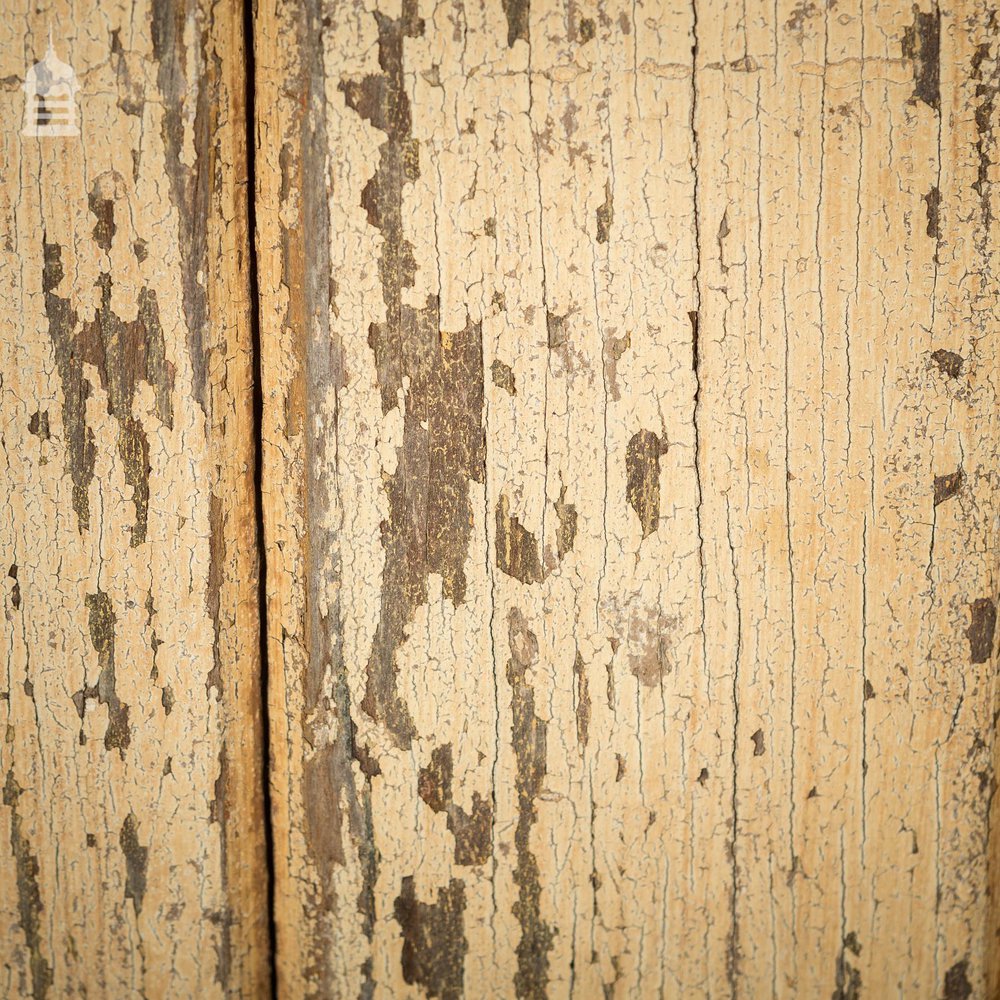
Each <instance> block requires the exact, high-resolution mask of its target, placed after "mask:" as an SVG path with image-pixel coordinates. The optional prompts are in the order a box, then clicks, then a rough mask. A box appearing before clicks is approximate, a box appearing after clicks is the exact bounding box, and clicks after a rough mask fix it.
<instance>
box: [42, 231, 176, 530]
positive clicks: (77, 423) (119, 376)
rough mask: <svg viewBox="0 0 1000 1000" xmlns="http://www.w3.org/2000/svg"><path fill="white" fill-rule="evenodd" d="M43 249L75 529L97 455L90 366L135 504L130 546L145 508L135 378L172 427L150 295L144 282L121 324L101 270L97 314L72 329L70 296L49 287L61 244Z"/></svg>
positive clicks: (144, 456)
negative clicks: (131, 314)
mask: <svg viewBox="0 0 1000 1000" xmlns="http://www.w3.org/2000/svg"><path fill="white" fill-rule="evenodd" d="M43 251H44V259H45V264H44V269H43V276H42V288H43V292H44V296H45V312H46V316H47V317H48V324H49V336H50V338H51V341H52V346H53V349H54V352H55V357H56V366H57V368H58V371H59V376H60V381H61V382H62V388H63V410H62V412H63V428H64V435H65V438H66V467H67V472H68V473H69V474H70V477H71V479H72V482H73V507H74V509H75V511H76V514H77V521H78V525H79V528H80V531H81V532H82V531H84V530H86V529H88V528H89V526H90V506H89V500H88V495H87V494H88V489H89V487H90V482H91V480H92V479H93V476H94V461H95V458H96V447H95V444H94V435H93V432H92V431H91V429H90V428H89V427H88V426H87V422H86V409H87V399H88V398H89V396H90V393H91V389H92V387H91V385H90V382H89V381H88V380H87V379H86V378H84V376H83V366H84V365H85V364H90V365H93V366H94V367H95V368H96V369H97V371H98V373H99V375H100V379H101V384H102V387H103V388H104V390H105V392H106V393H107V396H108V413H109V414H110V415H111V416H113V417H114V418H115V420H116V421H117V423H118V453H119V456H120V457H121V460H122V465H123V468H124V472H125V481H126V482H127V483H128V484H129V485H130V486H131V487H132V500H133V502H134V504H135V525H134V526H133V528H132V545H133V546H136V545H139V544H141V543H142V542H143V541H145V539H146V527H147V522H148V512H149V443H148V440H147V438H146V433H145V431H144V430H143V427H142V424H141V423H140V421H138V420H137V419H135V417H133V416H132V404H133V399H134V397H135V391H136V386H137V385H138V383H139V382H140V381H144V382H146V383H148V384H149V386H150V387H151V388H152V389H153V392H154V395H155V400H156V413H157V417H158V418H159V420H160V422H161V423H162V424H163V425H164V426H166V427H171V426H172V425H173V410H172V404H171V393H172V391H173V383H174V369H173V365H171V364H170V363H169V362H167V360H166V356H165V345H164V338H163V328H162V326H161V324H160V314H159V308H158V306H157V301H156V293H155V292H153V291H151V290H150V289H148V288H143V289H142V290H141V291H140V292H139V298H138V303H137V306H138V314H137V316H136V319H135V320H133V321H129V322H125V321H123V320H121V319H120V318H119V317H118V316H117V315H116V314H115V313H114V312H113V311H112V309H111V287H112V285H111V276H110V275H109V274H107V273H103V274H101V275H100V276H99V277H98V280H97V287H98V288H99V289H100V292H101V298H100V305H99V306H98V309H97V313H96V315H95V317H94V319H93V320H92V321H91V322H88V323H84V324H83V325H82V327H81V329H80V330H79V331H78V332H77V330H76V327H77V315H76V312H75V311H74V310H73V309H72V308H71V307H70V304H69V300H68V299H64V298H62V297H61V296H59V295H57V294H56V292H55V289H56V288H57V287H58V285H59V284H60V282H61V281H62V279H63V267H62V249H61V247H59V246H58V245H57V244H52V243H44V245H43Z"/></svg>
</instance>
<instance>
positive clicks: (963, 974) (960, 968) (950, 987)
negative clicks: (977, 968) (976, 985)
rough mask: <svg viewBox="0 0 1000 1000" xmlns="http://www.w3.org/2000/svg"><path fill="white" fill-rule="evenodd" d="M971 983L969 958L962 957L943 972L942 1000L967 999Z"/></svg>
mask: <svg viewBox="0 0 1000 1000" xmlns="http://www.w3.org/2000/svg"><path fill="white" fill-rule="evenodd" d="M971 996H972V983H970V982H969V960H968V959H966V958H963V959H962V961H961V962H956V963H955V964H954V965H953V966H952V967H951V968H950V969H949V970H948V971H947V972H946V973H945V974H944V1000H969V997H971Z"/></svg>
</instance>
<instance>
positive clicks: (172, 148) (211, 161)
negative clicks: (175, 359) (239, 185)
mask: <svg viewBox="0 0 1000 1000" xmlns="http://www.w3.org/2000/svg"><path fill="white" fill-rule="evenodd" d="M201 20H202V19H201V18H198V17H196V18H194V19H193V23H192V18H191V8H190V7H188V6H187V5H185V4H171V3H162V4H154V5H153V7H152V18H151V21H150V34H151V39H152V44H153V58H154V59H155V60H156V63H157V70H156V81H157V87H158V90H159V95H160V101H161V103H162V107H163V120H162V125H161V135H162V138H163V146H164V151H165V153H166V168H167V181H168V184H169V186H170V197H171V202H172V204H173V207H174V211H175V212H176V213H177V225H178V241H177V243H178V246H179V247H180V252H181V262H182V267H181V289H182V298H183V307H184V320H185V327H186V329H187V343H188V349H189V351H190V362H191V369H192V382H193V386H192V394H193V396H194V398H195V399H196V400H197V401H198V403H199V404H200V405H201V407H202V409H203V410H204V409H205V406H206V398H205V392H206V379H207V372H208V368H209V360H210V359H209V353H210V352H209V350H208V349H207V347H206V343H205V341H206V331H209V330H210V329H211V324H210V323H209V316H208V293H207V290H206V285H205V282H206V276H207V275H208V273H209V267H210V263H209V260H208V228H207V227H206V225H205V220H206V219H208V218H209V217H210V216H211V209H210V205H211V200H212V196H213V192H214V191H215V190H216V189H217V188H216V185H217V177H216V174H217V170H218V166H219V148H218V143H219V142H220V141H221V137H222V135H223V129H221V128H220V116H221V115H223V114H225V113H226V109H225V108H224V107H223V105H222V102H221V101H220V100H219V89H220V79H219V78H220V61H219V57H218V56H217V55H213V56H212V57H211V58H209V57H208V56H207V55H206V52H205V48H204V46H205V44H206V39H205V31H204V25H203V23H200V22H201ZM191 28H193V29H194V35H195V36H196V37H199V38H200V42H199V43H198V44H196V45H195V46H194V47H193V49H192V51H191V52H190V53H189V52H188V46H187V42H186V38H187V37H188V32H189V31H190V29H191ZM187 144H190V146H191V147H192V148H193V149H195V150H196V151H197V153H196V159H195V162H194V163H188V157H187V154H186V152H185V150H186V148H187Z"/></svg>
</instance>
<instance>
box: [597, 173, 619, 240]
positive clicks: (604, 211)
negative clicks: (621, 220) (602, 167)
mask: <svg viewBox="0 0 1000 1000" xmlns="http://www.w3.org/2000/svg"><path fill="white" fill-rule="evenodd" d="M614 219H615V204H614V198H613V197H612V195H611V182H610V181H605V182H604V204H603V205H599V206H598V208H597V242H598V243H607V242H608V239H609V238H610V236H611V223H612V222H614Z"/></svg>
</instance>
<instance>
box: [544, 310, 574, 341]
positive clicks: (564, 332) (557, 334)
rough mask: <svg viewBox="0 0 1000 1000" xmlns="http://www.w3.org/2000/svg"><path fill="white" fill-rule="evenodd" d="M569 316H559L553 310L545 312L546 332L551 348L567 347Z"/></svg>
mask: <svg viewBox="0 0 1000 1000" xmlns="http://www.w3.org/2000/svg"><path fill="white" fill-rule="evenodd" d="M568 328H569V316H568V315H566V316H557V315H556V314H555V313H553V312H548V311H546V313H545V333H546V336H547V337H548V344H549V347H550V348H551V349H553V350H554V349H555V348H557V347H565V346H566V344H567V342H568V341H569V329H568Z"/></svg>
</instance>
